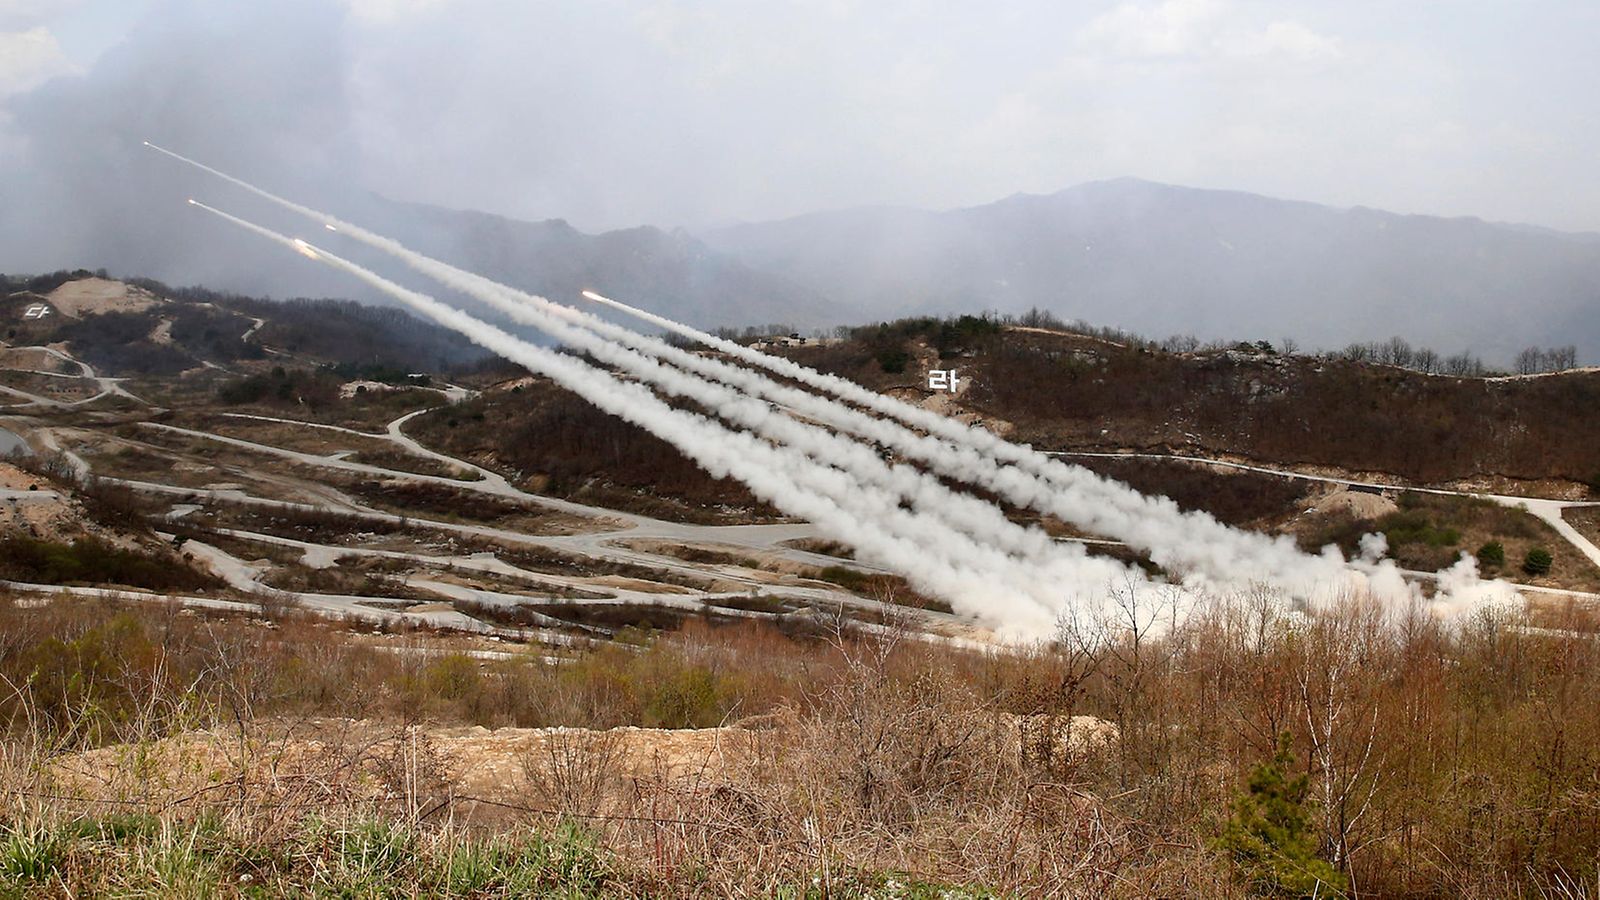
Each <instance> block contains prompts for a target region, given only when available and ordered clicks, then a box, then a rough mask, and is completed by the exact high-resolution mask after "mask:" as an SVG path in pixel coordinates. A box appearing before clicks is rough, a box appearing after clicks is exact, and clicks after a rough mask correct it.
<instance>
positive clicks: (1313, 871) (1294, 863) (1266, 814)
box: [1216, 732, 1349, 897]
mask: <svg viewBox="0 0 1600 900" xmlns="http://www.w3.org/2000/svg"><path fill="white" fill-rule="evenodd" d="M1293 769H1294V754H1293V753H1292V752H1291V751H1290V749H1289V735H1288V733H1287V732H1285V733H1284V734H1283V735H1281V736H1280V737H1279V738H1278V747H1277V751H1276V752H1275V753H1274V754H1273V757H1272V761H1271V762H1267V763H1262V764H1261V765H1258V766H1256V768H1255V770H1254V771H1252V772H1251V773H1250V780H1249V782H1248V783H1247V790H1246V791H1245V792H1244V793H1243V794H1240V795H1239V796H1238V797H1237V798H1235V799H1234V802H1233V815H1232V816H1231V817H1230V818H1229V819H1228V823H1227V825H1226V826H1224V828H1223V831H1222V835H1221V836H1220V837H1219V838H1218V839H1217V841H1216V846H1217V849H1219V850H1221V851H1223V852H1225V853H1227V854H1229V855H1230V856H1231V857H1233V860H1234V862H1235V863H1237V864H1238V865H1239V867H1240V868H1241V869H1242V870H1243V872H1244V874H1245V877H1246V878H1247V879H1248V880H1249V882H1250V886H1251V887H1252V888H1253V889H1254V890H1255V891H1256V892H1258V893H1260V894H1262V895H1265V896H1272V897H1337V896H1342V895H1343V893H1344V891H1345V889H1346V888H1347V887H1348V886H1349V882H1348V880H1347V879H1346V878H1345V875H1344V873H1342V872H1340V871H1339V870H1337V869H1335V868H1334V867H1333V866H1332V865H1331V864H1329V863H1328V861H1327V860H1324V859H1322V858H1320V857H1318V856H1317V841H1316V836H1315V835H1314V834H1313V833H1312V829H1311V813H1310V811H1309V810H1308V809H1307V808H1306V796H1307V794H1308V793H1309V792H1310V786H1311V779H1310V776H1308V775H1305V774H1301V775H1298V776H1294V777H1290V776H1289V774H1288V773H1289V772H1291V771H1293Z"/></svg>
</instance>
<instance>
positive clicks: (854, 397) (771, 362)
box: [584, 291, 1518, 615]
mask: <svg viewBox="0 0 1600 900" xmlns="http://www.w3.org/2000/svg"><path fill="white" fill-rule="evenodd" d="M584 296H585V297H587V298H588V299H590V300H592V301H594V302H596V303H600V304H602V305H604V306H607V307H610V308H612V309H615V310H618V311H619V312H623V313H626V314H628V315H630V316H634V317H635V318H638V319H641V320H643V321H645V322H649V323H650V324H652V325H655V326H657V327H659V328H662V329H665V330H667V331H669V332H672V333H675V334H679V335H681V336H683V337H687V338H690V339H692V340H695V341H698V342H700V343H703V344H705V345H707V346H710V347H712V348H713V349H716V350H719V351H721V352H723V353H726V354H728V355H730V356H733V357H735V358H737V359H741V360H744V361H745V362H748V363H751V364H752V365H755V366H759V367H761V368H763V369H766V370H768V371H772V372H775V373H777V374H779V375H784V376H787V377H789V378H793V379H794V380H796V381H799V382H801V383H802V384H806V385H809V386H811V387H814V388H816V389H818V390H821V391H824V392H826V393H828V394H831V395H833V396H835V397H838V398H840V399H842V400H847V401H849V402H852V403H856V404H859V405H861V406H863V407H866V408H868V409H872V410H874V411H877V412H881V413H883V414H884V415H886V416H890V417H892V418H894V419H896V420H898V421H900V422H903V423H905V424H906V425H909V426H912V427H915V428H920V429H922V430H924V431H926V432H928V434H929V435H930V436H938V437H940V438H944V439H945V440H947V441H949V442H950V443H952V444H956V445H959V446H961V447H963V448H970V449H972V450H974V451H977V452H979V453H988V454H992V456H993V458H994V460H996V461H1000V462H1006V463H1010V464H1011V466H1013V467H1014V468H1005V469H1002V470H999V471H996V470H994V469H992V468H987V467H983V466H981V465H980V466H979V467H977V468H975V469H973V470H972V471H974V472H981V473H982V475H983V477H981V478H980V479H977V482H978V483H980V484H983V485H984V486H985V487H989V488H990V489H992V490H995V491H996V492H997V493H999V494H1000V495H1001V496H1003V497H1005V498H1006V499H1008V500H1011V501H1012V502H1014V503H1017V504H1018V505H1020V506H1027V507H1030V508H1033V509H1038V510H1040V511H1044V512H1049V513H1052V514H1054V515H1056V516H1057V517H1058V518H1060V519H1062V520H1063V521H1066V522H1069V523H1072V524H1074V525H1078V526H1079V527H1082V528H1085V529H1087V530H1089V531H1091V532H1094V533H1098V534H1104V535H1108V536H1111V537H1116V538H1119V539H1121V540H1123V541H1125V542H1127V543H1128V544H1129V545H1131V546H1134V547H1137V548H1140V549H1142V550H1145V551H1146V552H1148V553H1149V554H1150V558H1151V560H1152V561H1154V562H1155V563H1156V564H1157V565H1160V566H1162V567H1163V568H1166V569H1169V570H1171V571H1175V572H1179V573H1182V574H1183V575H1184V583H1185V584H1186V585H1188V586H1190V587H1191V588H1196V589H1201V590H1205V591H1209V592H1212V593H1220V592H1224V591H1229V590H1235V591H1236V590H1239V589H1241V588H1245V587H1248V586H1251V585H1267V586H1270V587H1273V588H1276V589H1278V590H1282V591H1285V592H1287V593H1289V594H1290V595H1292V596H1295V597H1300V598H1302V599H1305V600H1309V601H1312V602H1313V603H1320V602H1323V601H1328V600H1334V599H1337V598H1340V597H1342V596H1347V595H1348V594H1349V593H1350V592H1351V591H1352V590H1366V591H1369V592H1371V593H1373V594H1374V595H1376V596H1380V597H1387V598H1390V599H1392V600H1401V599H1415V598H1418V597H1420V589H1419V588H1418V587H1417V586H1416V585H1414V584H1410V583H1408V582H1406V580H1405V579H1404V577H1403V576H1402V574H1401V572H1400V570H1399V568H1398V567H1396V566H1395V564H1394V563H1393V561H1391V560H1380V559H1378V558H1376V557H1381V556H1382V555H1383V552H1384V551H1385V549H1386V548H1381V547H1378V546H1377V545H1376V544H1375V543H1373V542H1371V541H1368V540H1363V542H1362V551H1363V556H1364V557H1368V556H1369V554H1371V553H1372V551H1373V550H1376V551H1377V553H1376V556H1375V557H1373V558H1367V559H1365V562H1366V563H1367V564H1366V565H1361V566H1355V567H1352V566H1351V565H1349V564H1348V563H1346V561H1345V560H1344V558H1343V557H1342V555H1340V553H1339V551H1338V549H1337V548H1335V547H1332V546H1329V547H1324V548H1323V550H1322V552H1321V553H1320V554H1308V553H1305V552H1303V551H1301V550H1300V549H1299V547H1297V546H1295V543H1294V541H1293V540H1292V539H1291V538H1289V537H1288V536H1286V535H1278V536H1275V537H1274V536H1268V535H1264V534H1259V533H1256V532H1250V531H1243V530H1240V529H1234V528H1230V527H1228V526H1227V525H1224V524H1222V523H1221V522H1219V521H1217V520H1216V519H1215V518H1214V517H1212V516H1210V515H1209V514H1207V513H1204V512H1200V511H1190V512H1184V511H1182V510H1181V509H1179V508H1178V506H1177V504H1176V503H1174V502H1173V501H1172V500H1170V499H1168V498H1166V497H1147V496H1145V495H1142V494H1139V493H1138V492H1137V491H1134V490H1133V489H1132V488H1130V487H1128V486H1127V485H1125V484H1123V483H1121V482H1118V481H1115V480H1113V479H1109V478H1104V477H1102V476H1100V475H1097V474H1096V473H1094V472H1091V471H1089V470H1088V469H1085V468H1083V467H1081V466H1071V465H1067V464H1064V463H1062V462H1061V461H1059V460H1057V459H1054V458H1052V457H1050V456H1047V455H1045V454H1043V453H1040V452H1038V451H1036V450H1034V449H1033V448H1032V447H1030V446H1028V445H1026V444H1014V443H1012V442H1010V441H1006V440H1004V439H1002V438H1000V437H998V436H997V435H995V434H994V433H993V432H990V431H988V430H986V429H983V428H978V427H972V426H968V425H965V424H962V423H961V422H958V421H956V420H954V419H950V418H948V417H946V416H942V415H939V414H937V413H934V412H931V411H929V410H926V409H923V408H921V407H918V406H915V405H912V404H909V403H905V402H903V401H900V400H897V399H895V398H894V397H890V396H886V395H883V394H879V393H877V392H875V391H871V390H868V389H866V388H863V387H861V386H860V385H858V384H856V383H855V382H852V381H849V380H848V379H844V378H839V377H837V376H833V375H827V374H824V373H822V372H818V371H816V370H814V369H811V368H808V367H806V366H802V365H800V364H798V363H795V362H793V361H791V360H788V359H784V358H782V357H777V356H772V355H770V354H765V353H761V352H760V351H757V350H754V349H751V348H749V347H745V346H744V345H742V344H737V343H734V342H733V341H728V340H724V339H722V338H719V337H717V336H716V335H712V334H708V333H706V332H704V331H701V330H699V329H696V328H694V327H692V326H689V325H685V324H683V323H681V322H676V321H673V320H671V319H668V318H665V317H662V316H658V315H655V314H654V313H650V312H647V311H645V310H642V309H638V308H636V307H633V306H629V305H627V304H625V303H620V302H618V301H616V300H612V299H610V298H608V297H603V296H601V295H599V294H596V293H595V292H593V291H585V292H584ZM889 442H890V443H891V444H892V445H894V446H901V444H900V443H898V442H896V441H889ZM913 454H914V455H917V456H918V458H924V457H923V456H922V455H921V450H917V451H913ZM935 468H936V469H939V470H940V471H943V468H942V467H941V466H938V465H937V464H936V465H935ZM1029 476H1031V478H1030V477H1029ZM1368 537H1369V538H1370V537H1372V536H1370V535H1369V536H1368ZM1377 537H1378V538H1379V539H1380V540H1381V537H1382V536H1381V535H1379V536H1377ZM1437 585H1438V589H1437V591H1436V592H1435V595H1434V597H1433V599H1432V605H1433V608H1434V609H1435V611H1436V612H1439V613H1440V614H1442V615H1450V614H1454V613H1458V612H1461V611H1465V610H1467V609H1471V608H1475V607H1476V606H1478V605H1480V604H1482V603H1488V602H1507V601H1509V600H1512V599H1516V598H1517V597H1518V595H1517V593H1516V591H1515V589H1514V588H1513V587H1512V586H1511V585H1509V584H1507V583H1506V582H1503V581H1500V580H1498V579H1496V580H1493V581H1483V580H1482V579H1480V578H1479V576H1478V572H1477V567H1476V565H1475V564H1473V562H1472V561H1471V560H1470V558H1469V557H1468V556H1467V555H1466V554H1462V559H1461V560H1459V561H1458V562H1457V563H1456V564H1455V565H1453V566H1451V567H1450V568H1449V569H1447V570H1445V571H1441V572H1440V573H1438V577H1437Z"/></svg>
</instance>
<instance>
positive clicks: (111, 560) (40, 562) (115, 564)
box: [0, 535, 218, 591]
mask: <svg viewBox="0 0 1600 900" xmlns="http://www.w3.org/2000/svg"><path fill="white" fill-rule="evenodd" d="M0 575H4V576H5V577H6V578H10V579H14V580H16V581H29V582H35V583H39V584H71V583H74V582H79V583H90V584H125V585H128V586H130V587H142V588H149V589H151V590H156V591H165V590H196V589H200V588H205V587H212V586H214V585H215V584H217V583H218V582H217V581H216V579H214V578H212V577H211V576H209V575H205V574H203V573H201V572H198V571H196V570H195V569H192V568H190V567H189V566H186V565H182V564H180V563H178V562H177V561H175V560H173V559H167V558H162V557H160V556H155V555H151V554H146V553H139V552H136V551H133V550H123V549H121V548H119V547H115V546H113V545H111V544H109V543H107V542H105V541H102V540H99V539H97V538H87V537H86V538H80V539H78V540H76V541H73V542H72V543H70V544H62V543H57V542H55V541H41V540H37V539H35V538H30V537H25V536H23V535H13V536H11V537H8V538H4V539H0Z"/></svg>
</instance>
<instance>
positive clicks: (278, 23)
mask: <svg viewBox="0 0 1600 900" xmlns="http://www.w3.org/2000/svg"><path fill="white" fill-rule="evenodd" d="M1597 35H1600V4H1597V3H1593V2H1576V0H1574V2H1553V0H1519V2H1486V0H1477V2H1436V3H1395V2H1373V0H1341V2H1294V0H1290V2H1274V3H1267V2H1253V0H1156V2H1137V0H1136V2H1118V0H1105V2H1100V0H1097V2H1061V0H1056V2H1027V3H1023V2H1017V3H1005V2H996V3H989V4H977V3H967V2H941V3H933V2H927V3H913V2H898V0H872V2H854V0H815V2H803V3H801V2H773V0H769V2H759V3H756V2H731V0H722V2H700V3H695V2H687V0H657V2H637V3H625V2H604V0H590V2H570V3H548V2H537V0H535V2H515V3H513V2H477V0H286V2H270V3H269V2H261V3H237V2H216V0H0V189H3V188H4V185H5V184H6V182H7V181H10V180H12V179H21V178H23V177H26V178H28V179H30V180H33V181H38V180H40V179H48V178H49V177H51V175H52V174H53V173H56V170H55V168H54V167H55V165H56V163H57V161H58V160H60V159H62V158H63V156H66V157H71V158H72V159H73V161H74V162H75V163H76V164H77V165H79V166H80V168H78V169H74V168H72V167H70V166H67V167H65V168H62V169H61V170H60V173H57V174H58V175H59V178H60V179H61V180H62V181H63V182H65V181H67V180H69V179H80V178H81V174H78V173H81V172H82V171H83V168H81V167H83V166H94V167H100V168H109V169H111V170H115V172H116V173H117V174H116V177H127V178H138V177H143V175H142V173H143V172H144V171H145V170H144V169H143V168H140V167H142V166H145V165H147V164H148V163H147V161H143V160H141V161H137V162H134V161H130V160H131V159H132V157H131V156H128V155H124V154H123V152H122V148H123V147H124V144H125V143H126V142H132V143H133V144H136V143H137V141H138V140H139V139H144V138H148V139H149V140H152V141H155V142H157V143H163V142H164V143H168V144H169V145H171V146H173V147H174V149H179V150H181V151H184V152H191V153H194V154H195V155H201V156H204V157H205V158H206V159H208V160H209V161H212V162H215V163H216V164H217V165H219V166H222V167H224V168H233V169H235V170H238V171H239V172H240V173H241V174H245V175H248V176H253V177H256V178H258V179H260V180H263V181H264V182H266V183H268V184H272V185H282V184H284V183H285V182H286V181H291V180H298V181H305V182H324V183H325V182H328V181H331V180H332V179H337V178H343V179H350V180H353V182H354V183H355V185H356V186H358V187H361V188H366V189H371V190H375V191H378V192H381V193H384V194H387V195H390V196H393V197H396V198H400V199H406V200H420V201H426V202H432V203H438V204H442V205H447V206H452V207H467V208H479V209H486V210H491V211H495V212H501V213H506V214H509V215H514V216H519V217H524V218H548V217H564V218H567V219H569V220H571V221H572V222H573V223H574V224H576V225H578V226H579V227H583V228H588V229H597V228H609V227H618V226H626V225H633V224H639V223H645V222H648V223H654V224H661V225H677V224H682V225H688V226H691V227H695V226H703V225H706V224H710V223H722V222H729V221H734V220H740V219H763V218H774V217H781V216H787V215H792V214H796V213H800V212H806V211H811V210H815V209H822V208H832V207H841V206H853V205H860V204H878V203H890V204H906V205H916V206H927V207H951V206H960V205H968V204H975V203H982V202H986V201H989V200H994V199H998V198H1000V197H1003V196H1005V195H1008V194H1011V193H1014V192H1017V191H1027V192H1049V191H1054V190H1057V189H1060V188H1063V187H1066V186H1069V185H1072V184H1076V183H1079V182H1083V181H1088V180H1093V179H1098V178H1106V177H1113V176H1119V175H1137V176H1140V177H1144V178H1149V179H1155V180H1160V181H1169V182H1175V183H1180V184H1187V185H1195V186H1203V187H1226V188H1239V189H1244V190H1251V191H1257V192H1261V193H1267V194H1273V195H1277V196H1284V197H1292V198H1299V199H1307V200H1315V201H1319V202H1325V203H1332V204H1336V205H1354V204H1364V205H1369V206H1377V207H1382V208H1386V209H1393V210H1397V211H1401V212H1426V213H1439V214H1446V215H1457V214H1460V215H1478V216H1482V217H1484V218H1488V219H1496V220H1509V221H1522V222H1531V223H1537V224H1542V225H1548V226H1552V227H1559V228H1568V229H1582V230H1600V102H1597V101H1596V99H1595V94H1594V92H1595V86H1596V85H1600V53H1596V52H1595V49H1594V47H1595V41H1596V36H1597ZM108 177H110V176H108ZM0 193H3V190H0Z"/></svg>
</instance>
